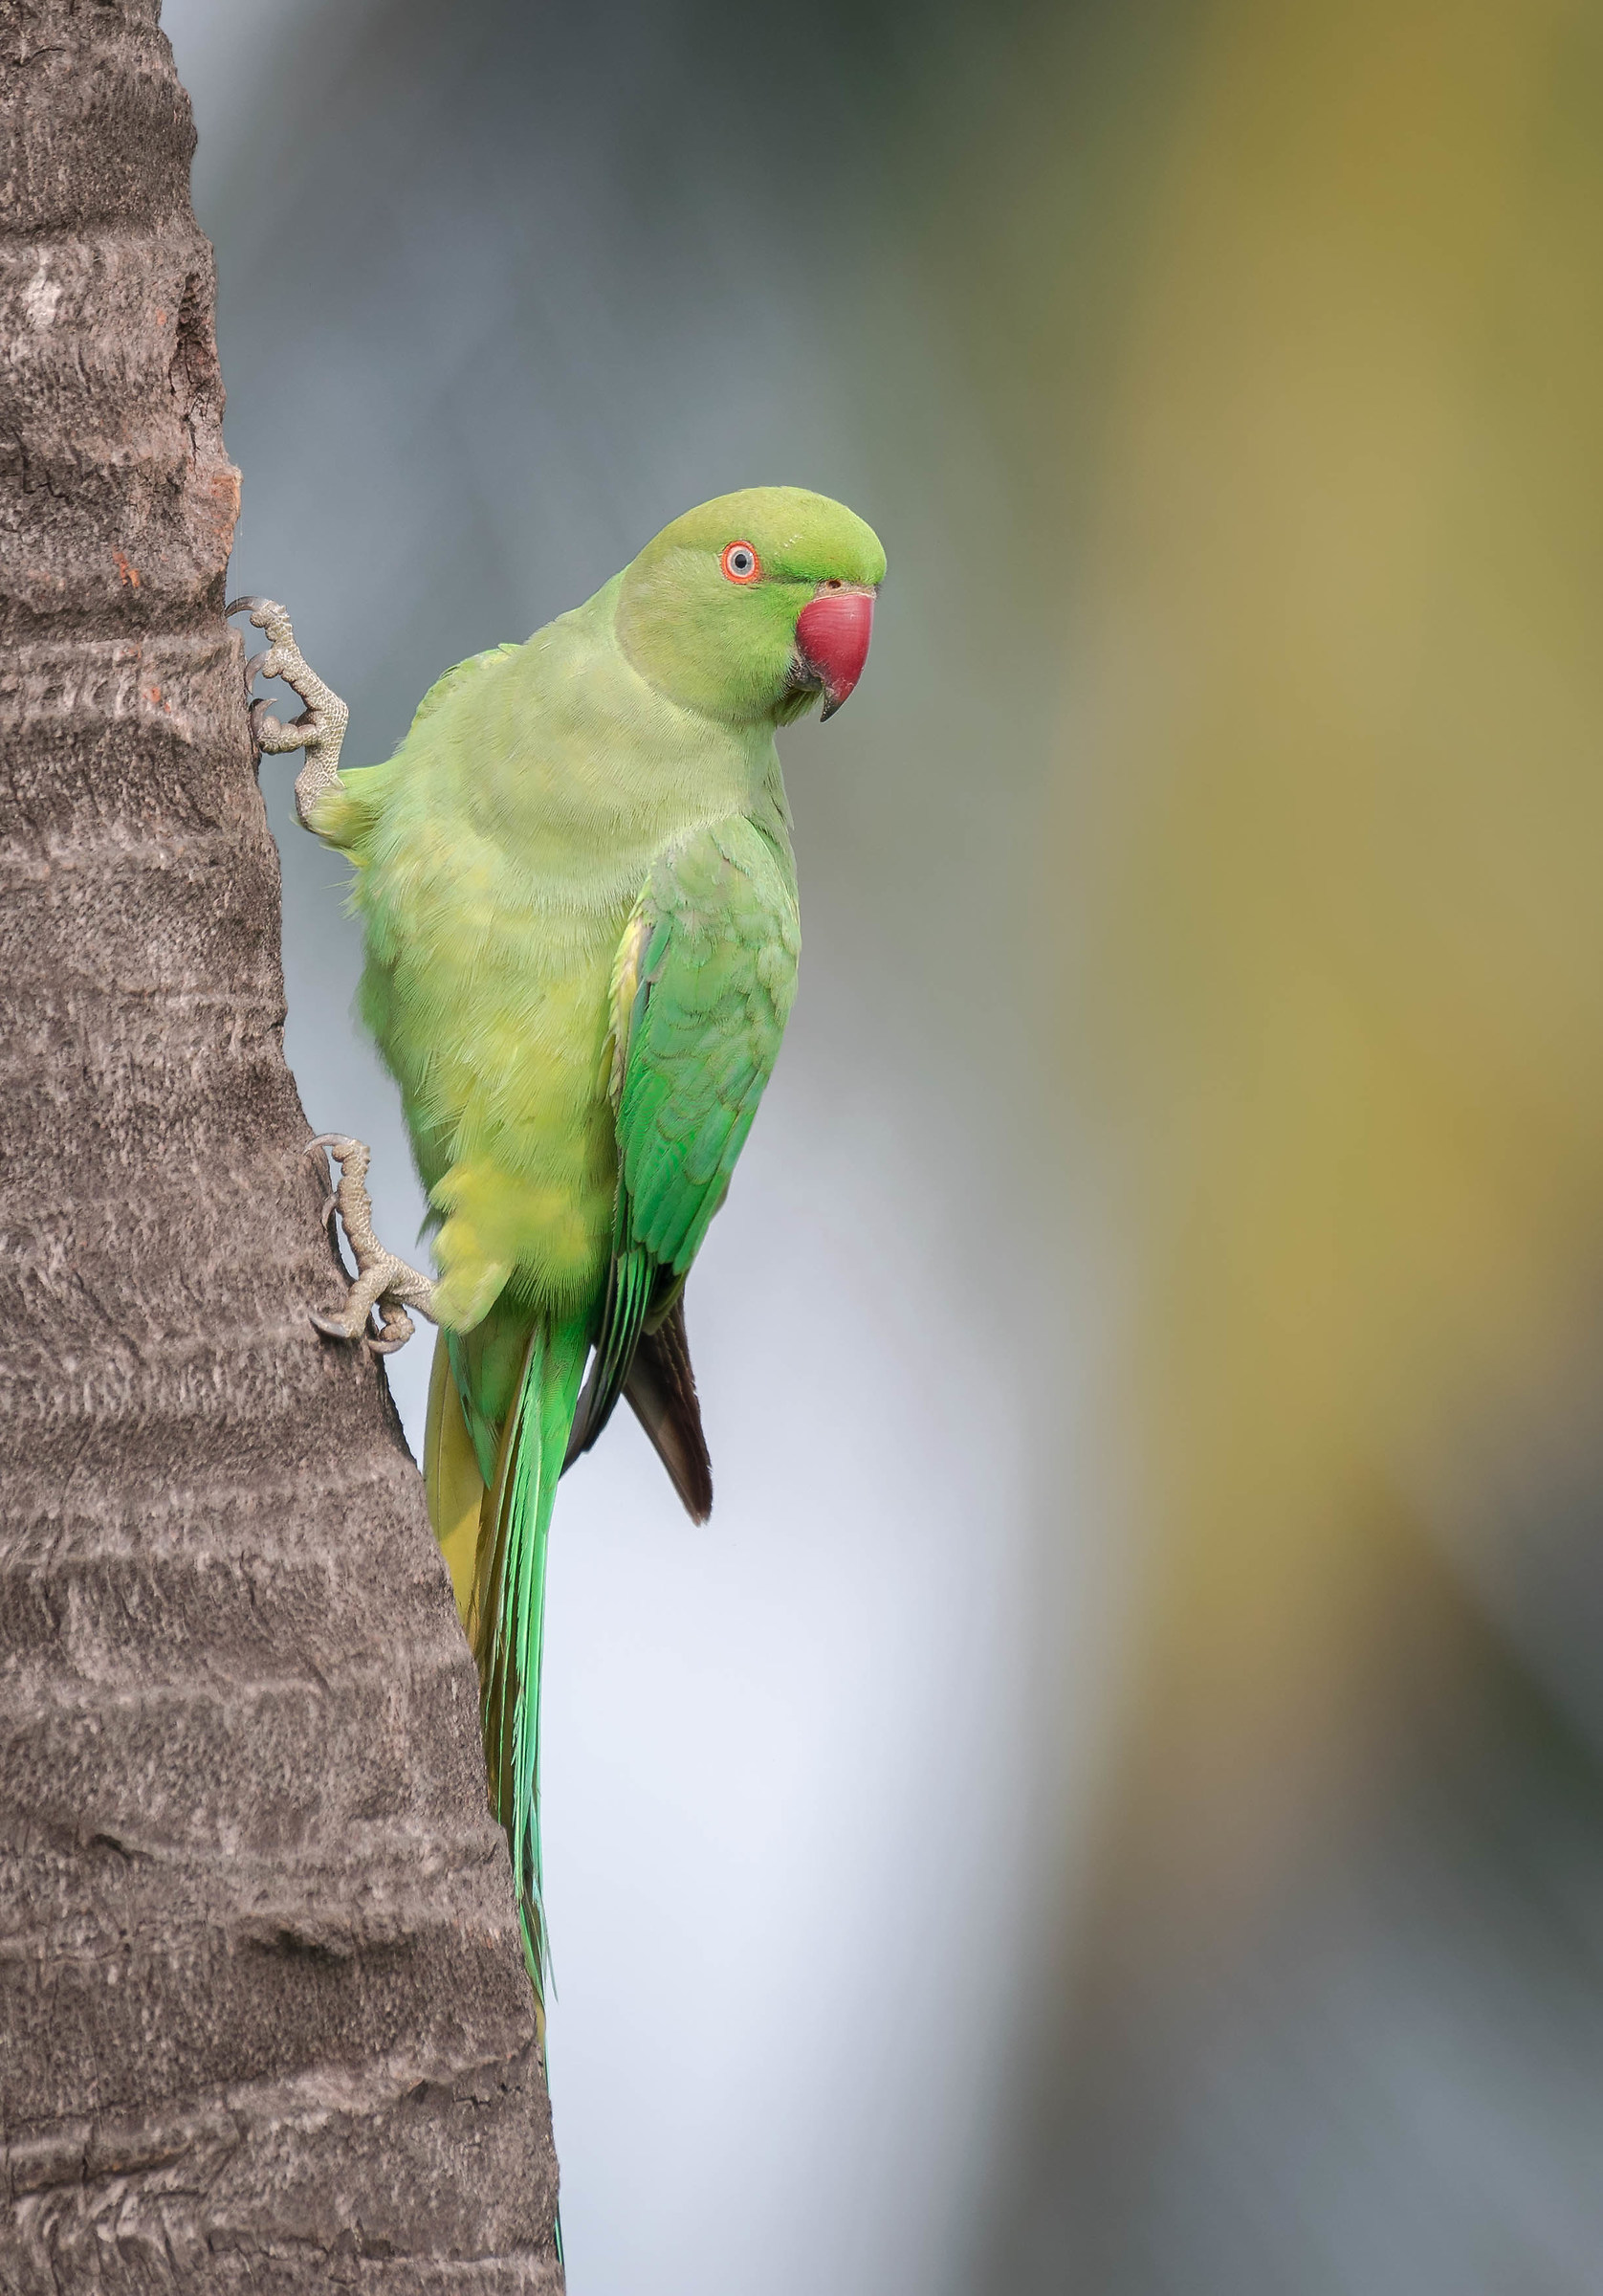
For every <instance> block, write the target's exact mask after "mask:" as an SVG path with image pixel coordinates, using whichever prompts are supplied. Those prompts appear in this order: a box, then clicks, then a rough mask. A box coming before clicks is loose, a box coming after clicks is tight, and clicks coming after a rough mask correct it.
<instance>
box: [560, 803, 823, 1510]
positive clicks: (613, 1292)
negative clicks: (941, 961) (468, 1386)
mask: <svg viewBox="0 0 1603 2296" xmlns="http://www.w3.org/2000/svg"><path fill="white" fill-rule="evenodd" d="M800 952H801V930H800V925H799V921H798V916H797V908H796V894H795V888H794V884H793V882H792V879H791V875H790V871H789V868H788V866H787V864H786V861H785V860H783V859H781V857H780V854H779V852H778V851H777V850H776V849H775V847H774V846H773V844H772V843H771V842H770V840H769V839H768V838H767V837H766V836H765V835H764V834H763V832H762V831H761V830H760V829H759V828H757V827H756V825H755V824H754V823H752V822H750V821H747V820H745V819H744V818H743V817H739V816H737V817H736V818H734V819H732V820H728V821H720V822H714V823H713V824H712V825H711V826H710V827H708V828H703V829H700V830H698V831H697V832H696V833H695V834H694V835H693V836H692V837H689V838H687V839H686V840H685V841H684V842H683V843H682V844H679V845H676V846H673V847H670V850H668V851H667V852H666V853H664V854H663V855H662V857H661V858H660V859H659V861H658V862H657V865H656V867H655V868H654V869H653V871H652V872H651V875H650V877H649V879H648V882H647V885H646V889H645V891H644V893H643V894H641V897H640V900H639V901H638V903H637V904H636V906H635V910H634V913H633V915H632V916H630V918H629V921H628V924H627V926H626V929H625V933H624V938H623V940H622V942H621V943H620V944H619V950H618V958H617V961H616V963H615V965H614V969H613V982H612V998H613V1029H612V1066H611V1093H612V1101H613V1107H614V1109H615V1111H616V1115H617V1137H618V1193H617V1197H616V1200H615V1204H614V1212H613V1232H612V1258H611V1266H610V1270H609V1274H608V1279H607V1289H606V1301H605V1306H604V1311H603V1316H602V1324H601V1329H600V1332H599V1333H598V1335H597V1339H596V1351H595V1358H594V1361H593V1363H592V1365H591V1369H590V1376H589V1379H588V1380H587V1381H586V1383H585V1388H584V1393H583V1395H582V1397H581V1399H580V1404H579V1409H578V1412H577V1414H576V1416H575V1420H574V1426H573V1433H572V1436H571V1438H570V1441H569V1445H568V1453H567V1457H568V1460H569V1461H571V1460H573V1459H576V1458H577V1457H578V1456H579V1455H580V1453H581V1452H582V1451H586V1450H588V1449H589V1447H590V1446H591V1445H592V1444H593V1443H594V1442H595V1440H596V1438H597V1436H598V1435H599V1434H600V1433H601V1431H602V1429H603V1427H604V1426H605V1424H606V1423H607V1420H608V1419H609V1418H610V1417H611V1414H612V1411H613V1409H614V1407H615V1406H616V1404H617V1402H618V1398H619V1397H620V1396H621V1395H623V1394H627V1395H628V1397H629V1400H630V1402H632V1403H633V1405H634V1407H635V1409H636V1411H637V1413H638V1414H639V1416H640V1419H641V1422H642V1424H643V1425H644V1426H645V1428H646V1431H647V1433H648V1435H649V1436H650V1438H651V1440H652V1442H653V1444H655V1446H656V1447H657V1450H658V1453H659V1455H660V1456H661V1458H662V1460H663V1463H664V1465H665V1466H666V1467H667V1468H668V1470H669V1473H670V1475H671V1476H672V1478H673V1481H674V1484H675V1487H676V1488H677V1490H678V1491H679V1495H680V1497H681V1498H682V1499H683V1500H684V1502H685V1505H686V1507H687V1508H688V1509H689V1511H690V1512H691V1513H692V1515H693V1516H695V1518H696V1519H697V1520H698V1521H701V1520H704V1519H705V1517H706V1515H707V1513H708V1512H709V1510H710V1508H711V1506H712V1495H713V1494H712V1470H711V1468H710V1466H709V1465H708V1462H707V1452H706V1445H705V1443H704V1441H703V1439H702V1435H701V1423H700V1413H699V1410H698V1407H697V1405H696V1401H695V1381H694V1379H693V1377H692V1373H691V1366H690V1353H689V1349H688V1347H687V1345H686V1342H685V1330H684V1320H683V1309H682V1305H681V1300H680V1294H681V1292H682V1291H683V1289H684V1283H685V1277H686V1275H687V1274H688V1273H689V1271H690V1266H691V1262H692V1260H693V1259H694V1257H695V1255H696V1253H697V1251H698V1250H699V1249H700V1247H701V1244H702V1240H703V1238H704V1237H705V1236H706V1233H707V1230H708V1227H709V1225H711V1223H712V1220H713V1216H714V1213H715V1212H716V1211H717V1209H718V1206H719V1205H720V1204H721V1203H722V1202H723V1200H724V1196H725V1194H726V1192H727V1191H728V1187H729V1181H730V1175H731V1173H732V1172H733V1171H734V1169H735V1164H736V1159H737V1157H738V1156H739V1154H740V1151H741V1149H742V1148H743V1147H744V1145H745V1141H746V1135H747V1134H748V1132H750V1130H751V1128H752V1120H753V1118H754V1117H755V1116H756V1115H757V1111H758V1102H759V1101H760V1099H761V1098H762V1093H763V1089H764V1087H765V1086H766V1084H767V1082H768V1079H769V1077H770V1075H771V1074H772V1073H773V1069H774V1062H775V1059H776V1058H777V1056H778V1053H779V1049H780V1037H781V1036H782V1035H783V1033H784V1026H785V1021H786V1019H787V1017H788V1015H789V1012H790V1007H791V1003H792V1000H793V999H794V997H795V994H796V967H797V960H798V957H799V955H800Z"/></svg>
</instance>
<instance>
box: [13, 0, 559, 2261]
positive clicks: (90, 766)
mask: <svg viewBox="0 0 1603 2296" xmlns="http://www.w3.org/2000/svg"><path fill="white" fill-rule="evenodd" d="M156 17H157V8H156V0H77V4H76V5H75V0H0V73H3V76H4V85H3V92H0V113H3V130H4V137H5V148H4V152H3V154H0V294H3V298H4V302H3V310H0V328H3V337H0V345H3V353H4V357H3V375H0V398H3V405H4V411H3V413H0V535H3V541H0V562H3V579H0V624H3V627H0V646H3V649H4V651H3V657H0V873H3V894H0V981H3V982H4V988H5V1002H6V1022H5V1027H4V1030H3V1045H4V1064H5V1085H4V1094H3V1100H0V1239H3V1240H0V1470H3V1474H4V1486H3V1507H0V2154H3V2169H0V2174H3V2177H4V2185H3V2194H0V2287H3V2288H4V2289H6V2290H8V2291H29V2292H32V2291H33V2290H35V2289H38V2290H48V2291H50V2292H51V2296H58V2292H59V2291H61V2290H66V2289H73V2290H77V2289H113V2288H130V2289H132V2288H138V2289H140V2290H158V2289H168V2288H172V2289H201V2288H206V2289H235V2288H239V2289H243V2288H250V2289H273V2290H290V2289H300V2288H312V2287H323V2286H326V2285H341V2286H344V2285H349V2286H354V2287H361V2288H363V2289H367V2288H372V2289H375V2290H379V2289H382V2290H385V2291H388V2290H391V2289H394V2290H411V2289H425V2288H427V2289H429V2290H434V2289H440V2290H444V2289H446V2288H450V2289H451V2290H468V2289H472V2290H480V2289H484V2290H488V2289H496V2290H500V2289H515V2288H516V2289H519V2290H529V2289H537V2288H538V2289H541V2290H548V2289H552V2288H555V2287H557V2286H559V2285H560V2267H559V2266H558V2264H557V2263H556V2260H555V2256H554V2252H553V2246H552V2239H551V2222H552V2210H553V2202H554V2196H555V2175H556V2172H555V2164H554V2161H553V2158H552V2154H551V2149H550V2136H549V2123H548V2115H547V2109H546V2104H545V2096H544V2089H543V2084H542V2080H541V2074H540V2067H539V2061H538V2049H537V2045H536V2039H535V2028H534V2019H533V2012H532V2005H531V2000H530V1995H529V1988H528V1985H527V1982H526V1980H525V1977H524V1974H523V1966H522V1959H521V1954H520V1952H519V1949H518V1944H517V1936H516V1923H515V1919H514V1913H513V1904H512V1895H511V1888H510V1876H509V1873H508V1869H507V1862H506V1855H505V1850H504V1847H503V1844H502V1840H501V1836H500V1833H499V1831H498V1830H497V1829H496V1828H495V1827H494V1824H493V1823H492V1821H491V1819H490V1816H489V1812H488V1809H487V1806H486V1802H485V1797H484V1791H483V1782H482V1771H481V1768H480V1759H479V1753H478V1745H477V1735H476V1730H475V1687H474V1682H473V1675H472V1665H471V1662H470V1660H469V1657H468V1653H467V1649H466V1646H465V1645H464V1643H463V1640H462V1637H461V1634H460V1632H459V1630H458V1628H457V1624H456V1619H455V1614H454V1611H453V1610H452V1607H451V1603H450V1589H449V1585H448V1581H447V1578H446V1575H445V1571H444V1569H443V1566H442V1565H441V1563H440V1560H439V1558H438V1556H437V1555H436V1553H435V1551H434V1548H433V1546H432V1542H431V1541H430V1539H429V1536H428V1526H427V1522H426V1519H425V1514H424V1510H423V1505H422V1493H421V1486H420V1483H419V1479H418V1476H417V1474H416V1472H415V1469H414V1468H413V1467H412V1465H411V1463H410V1461H409V1459H408V1458H407V1456H406V1450H405V1448H404V1446H403V1444H402V1442H401V1438H400V1433H399V1429H398V1427H397V1425H396V1424H395V1420H394V1414H393V1412H392V1410H391V1409H390V1408H389V1405H388V1399H387V1394H386V1393H385V1391H384V1385H383V1381H382V1378H381V1377H380V1376H379V1374H378V1372H377V1369H376V1367H375V1366H374V1365H373V1363H372V1362H371V1361H370V1360H369V1359H368V1358H365V1357H364V1355H363V1354H362V1353H361V1352H360V1351H357V1350H353V1349H351V1348H348V1347H345V1346H342V1345H340V1344H338V1343H332V1342H326V1341H320V1340H319V1339H318V1338H317V1336H315V1335H314V1334H313V1333H312V1331H311V1330H310V1328H309V1326H308V1324H307V1320H306V1313H305V1310H306V1306H307V1303H308V1302H309V1301H312V1300H319V1301H321V1300H326V1299H327V1298H328V1297H329V1296H330V1294H331V1292H332V1291H333V1288H334V1279H333V1275H332V1271H331V1269H330V1265H329V1256H328V1246H327V1243H326V1241H325V1240H324V1239H323V1238H322V1236H321V1233H320V1231H319V1228H318V1218H317V1207H318V1198H319V1189H318V1183H317V1181H316V1180H315V1178H314V1176H313V1174H312V1173H311V1171H310V1169H309V1167H308V1166H307V1165H306V1164H305V1163H304V1162H303V1160H302V1158H301V1147H302V1143H303V1141H304V1140H305V1138H306V1137H307V1127H306V1123H305V1119H304V1117H303V1116H302V1114H301V1111H300V1108H299V1104H298V1102H297V1100H296V1092H295V1087H294V1084H293V1082H292V1079H291V1077H290V1075H289V1072H288V1071H287V1069H286V1068H285V1065H284V1059H283V1052H282V1046H281V1035H280V1031H281V1024H282V1020H283V1009H284V1003H283V984H282V978H281V973H280V968H279V960H278V878H277V864H276V856H275V854H274V848H273V843H272V840H271V837H270V835H269V833H268V828H267V823H266V818H265V815H264V812H263V808H262V804H261V800H260V796H259V794H258V791H257V788H256V784H255V780H254V776H253V764H252V758H251V753H250V746H249V740H248V736H247V730H246V721H245V717H244V712H243V706H242V701H241V694H240V665H241V658H242V649H241V644H240V641H239V639H238V638H237V637H236V636H234V635H233V634H232V633H231V632H230V631H229V630H228V629H226V627H225V625H224V622H223V619H222V606H223V601H224V579H225V570H226V565H227V561H228V554H229V548H230V543H231V537H232V531H233V523H234V516H235V511H236V507H237V500H238V481H237V474H236V473H235V472H234V471H233V470H232V469H231V467H230V465H229V463H228V461H227V458H226V456H225V453H224V451H223V439H222V428H221V417H222V405H223V394H222V386H221V382H220V378H219V374H218V368H217V361H216V354H215V349H214V345H213V340H212V325H211V314H212V277H211V256H210V250H209V247H208V246H207V243H206V242H205V240H204V239H203V238H202V237H201V236H200V234H199V232H198V231H197V229H196V226H195V223H194V219H193V216H192V213H191V211H190V207H189V195H188V164H189V156H190V151H191V148H192V145H193V140H194V139H193V130H192V127H191V124H190V118H189V109H188V104H187V99H186V98H185V96H184V94H183V91H182V89H181V88H180V86H179V84H178V81H177V78H176V77H175V75H174V71H173V66H172V59H171V55H170V52H169V50H168V48H167V44H166V42H165V39H164V38H163V36H162V35H161V33H160V32H159V30H158V29H157V22H156Z"/></svg>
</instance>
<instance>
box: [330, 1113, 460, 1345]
mask: <svg viewBox="0 0 1603 2296" xmlns="http://www.w3.org/2000/svg"><path fill="white" fill-rule="evenodd" d="M325 1148H326V1149H327V1150H328V1153H329V1154H330V1156H332V1157H333V1159H334V1160H335V1162H336V1163H337V1164H338V1165H339V1167H340V1184H339V1186H338V1187H337V1188H336V1189H335V1191H334V1193H333V1194H332V1195H331V1196H330V1197H329V1199H328V1202H327V1203H325V1204H324V1205H323V1219H324V1221H325V1222H326V1221H327V1219H328V1217H329V1214H330V1213H331V1212H338V1213H339V1215H340V1224H341V1225H342V1226H343V1227H344V1230H345V1241H346V1242H347V1243H348V1244H349V1246H350V1247H351V1249H352V1251H353V1252H354V1253H355V1254H356V1265H357V1278H356V1282H355V1283H354V1284H353V1285H352V1286H351V1289H350V1294H349V1297H348V1298H347V1299H346V1301H345V1305H344V1310H343V1312H342V1313H341V1314H339V1315H318V1314H314V1315H313V1317H312V1321H313V1322H314V1323H315V1324H316V1325H317V1327H318V1331H319V1332H326V1333H327V1334H328V1335H329V1337H330V1338H331V1339H362V1338H365V1339H366V1342H367V1345H368V1347H369V1348H370V1349H371V1350H372V1352H373V1354H374V1355H376V1356H388V1355H393V1353H394V1352H395V1350H396V1349H397V1348H398V1347H405V1346H406V1341H407V1340H408V1339H409V1338H410V1337H411V1336H412V1330H413V1325H412V1319H411V1317H410V1316H409V1315H408V1314H407V1313H406V1310H407V1309H408V1308H416V1309H417V1311H418V1313H419V1314H421V1315H427V1316H428V1317H429V1319H430V1320H431V1321H432V1320H433V1319H434V1286H433V1284H432V1283H431V1282H430V1280H429V1278H428V1276H426V1275H423V1274H420V1272H419V1271H418V1269H415V1268H408V1267H407V1265H406V1261H405V1260H398V1259H397V1258H396V1256H395V1254H394V1253H393V1252H392V1251H385V1249H384V1246H383V1245H382V1244H381V1243H380V1242H379V1239H378V1237H377V1236H376V1235H375V1234H374V1233H373V1205H372V1201H371V1199H370V1198H369V1196H368V1194H367V1163H368V1157H369V1153H370V1152H369V1150H368V1148H367V1146H366V1144H365V1142H364V1141H362V1140H353V1139H350V1138H348V1137H346V1135H345V1134H344V1133H342V1132H322V1133H319V1134H318V1137H317V1138H316V1139H315V1140H308V1141H307V1143H306V1153H307V1155H308V1156H310V1155H312V1154H313V1152H314V1151H316V1152H317V1153H318V1155H320V1154H321V1153H322V1151H323V1150H324V1149H325ZM375 1307H377V1309H378V1311H379V1318H380V1323H381V1325H382V1329H381V1330H380V1331H379V1332H378V1333H377V1334H376V1335H374V1334H372V1333H369V1332H368V1329H367V1318H368V1316H369V1315H370V1314H372V1312H373V1310H374V1308H375Z"/></svg>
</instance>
